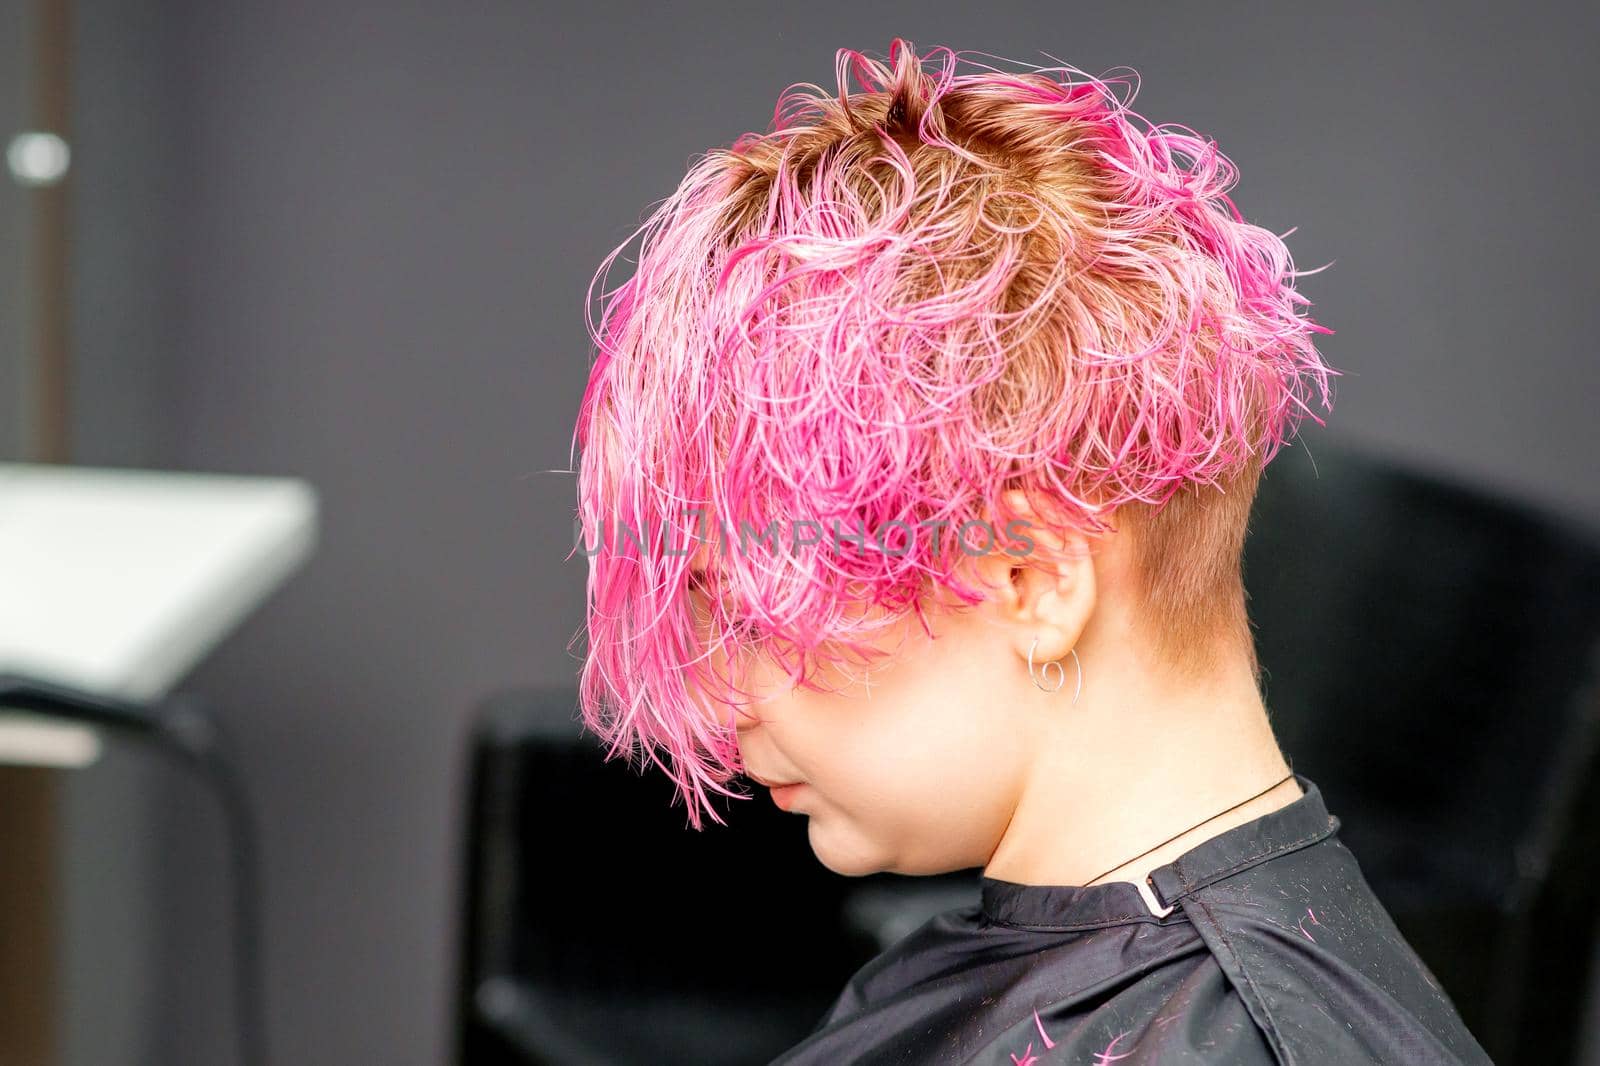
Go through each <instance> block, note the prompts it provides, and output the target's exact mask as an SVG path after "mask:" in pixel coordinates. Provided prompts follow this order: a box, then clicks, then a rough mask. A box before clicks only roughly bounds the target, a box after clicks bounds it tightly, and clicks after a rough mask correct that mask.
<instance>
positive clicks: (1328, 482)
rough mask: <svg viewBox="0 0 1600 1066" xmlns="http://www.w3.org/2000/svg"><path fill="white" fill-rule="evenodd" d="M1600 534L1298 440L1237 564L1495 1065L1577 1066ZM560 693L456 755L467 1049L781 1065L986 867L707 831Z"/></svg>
mask: <svg viewBox="0 0 1600 1066" xmlns="http://www.w3.org/2000/svg"><path fill="white" fill-rule="evenodd" d="M1596 545H1597V540H1596V537H1595V535H1594V533H1593V532H1592V531H1589V530H1586V529H1582V528H1579V527H1577V526H1574V525H1572V524H1570V523H1568V522H1565V521H1562V520H1560V519H1557V518H1554V517H1552V516H1549V515H1541V514H1535V513H1532V512H1530V511H1528V510H1527V509H1525V508H1522V507H1518V506H1513V505H1511V504H1508V503H1505V502H1501V501H1497V500H1495V499H1492V498H1489V497H1487V496H1486V495H1484V494H1483V493H1481V492H1479V491H1476V490H1473V489H1470V488H1468V487H1465V486H1461V485H1452V484H1449V483H1446V482H1443V481H1440V480H1439V479H1436V478H1430V477H1426V476H1423V475H1420V474H1416V473H1413V472H1408V471H1406V470H1403V469H1399V468H1396V467H1395V466H1394V465H1392V464H1390V463H1388V462H1386V461H1381V460H1376V459H1373V458H1370V457H1366V456H1363V455H1361V454H1359V453H1355V452H1349V451H1343V450H1339V449H1336V448H1334V447H1332V446H1330V445H1327V444H1325V443H1321V444H1318V445H1317V447H1316V451H1315V458H1314V462H1313V457H1312V455H1311V454H1310V453H1309V452H1308V451H1307V450H1306V449H1305V447H1304V446H1303V445H1297V446H1296V447H1294V448H1290V449H1286V450H1285V451H1284V452H1282V453H1281V454H1280V455H1279V456H1278V458H1277V459H1276V460H1275V461H1274V462H1273V463H1272V465H1270V466H1269V467H1268V469H1267V471H1266V473H1265V475H1264V477H1263V481H1262V486H1261V491H1260V495H1259V497H1258V503H1257V508H1256V512H1255V516H1254V518H1253V521H1252V532H1251V535H1250V538H1249V541H1248V543H1247V545H1246V551H1245V583H1246V586H1247V589H1248V591H1249V595H1250V612H1251V617H1252V620H1253V621H1254V623H1255V625H1256V631H1257V642H1258V649H1259V652H1260V656H1261V661H1262V665H1263V667H1264V669H1265V676H1264V685H1263V687H1264V689H1265V691H1266V696H1267V703H1268V707H1269V709H1270V711H1271V714H1272V720H1273V723H1274V727H1275V729H1276V730H1277V732H1278V735H1279V738H1280V739H1281V740H1282V742H1283V745H1284V748H1285V751H1286V752H1288V754H1289V756H1290V759H1291V762H1292V763H1293V765H1294V767H1295V769H1296V770H1299V771H1301V772H1303V773H1305V774H1306V775H1307V776H1309V777H1310V778H1311V779H1312V780H1314V781H1316V782H1317V784H1318V785H1319V786H1320V787H1321V788H1322V790H1323V793H1324V796H1325V798H1326V799H1327V801H1328V804H1329V807H1330V809H1331V810H1332V811H1333V812H1334V813H1335V814H1337V815H1339V817H1340V818H1341V820H1342V822H1343V825H1344V829H1343V837H1344V839H1345V840H1346V841H1347V842H1348V843H1349V844H1350V846H1351V848H1352V850H1353V851H1354V852H1355V854H1356V855H1357V857H1358V859H1359V860H1360V861H1361V864H1362V869H1363V872H1364V873H1365V874H1366V875H1367V878H1368V880H1369V881H1370V882H1371V884H1372V886H1373V889H1374V891H1375V892H1376V893H1377V894H1378V896H1379V897H1380V898H1381V899H1382V900H1383V901H1384V903H1385V904H1386V906H1388V907H1389V908H1390V910H1391V912H1392V913H1393V914H1394V916H1395V919H1396V922H1397V923H1398V924H1399V926H1400V927H1401V929H1402V931H1403V932H1404V933H1405V934H1406V936H1407V937H1408V939H1410V940H1411V942H1412V943H1413V945H1415V947H1416V948H1417V950H1418V952H1419V953H1420V954H1421V955H1422V957H1423V958H1424V959H1425V960H1426V961H1427V962H1428V964H1429V966H1430V967H1431V968H1432V969H1433V971H1434V973H1435V975H1436V976H1437V977H1438V978H1439V980H1440V982H1441V983H1442V984H1443V985H1444V987H1445V989H1446V990H1447V991H1448V992H1449V993H1450V995H1451V998H1452V999H1453V1000H1454V1001H1455V1002H1456V1004H1457V1006H1458V1007H1459V1008H1460V1010H1461V1012H1462V1015H1463V1017H1464V1018H1465V1020H1466V1022H1467V1024H1468V1025H1469V1027H1471V1028H1472V1030H1473V1032H1474V1033H1475V1034H1476V1035H1477V1036H1478V1038H1479V1039H1480V1040H1481V1041H1482V1042H1483V1043H1484V1046H1485V1047H1486V1048H1487V1049H1488V1050H1489V1052H1490V1054H1491V1055H1492V1056H1493V1057H1494V1060H1495V1061H1496V1062H1497V1063H1500V1064H1501V1066H1519V1064H1522V1063H1532V1062H1540V1063H1544V1064H1553V1066H1561V1064H1565V1063H1571V1062H1573V1061H1574V1053H1575V1051H1576V1048H1577V1041H1578V1039H1579V1024H1580V1020H1581V1018H1582V1015H1583V1005H1584V1002H1585V996H1586V990H1587V985H1588V981H1589V964H1590V959H1591V956H1592V953H1593V949H1594V939H1595V936H1594V934H1595V923H1594V915H1595V908H1594V907H1593V905H1592V904H1591V903H1590V902H1589V900H1588V897H1587V891H1588V888H1589V886H1590V885H1592V884H1595V883H1596V881H1597V877H1596V875H1597V873H1600V871H1597V870H1596V868H1595V867H1596V865H1597V858H1596V854H1595V850H1594V848H1593V847H1592V845H1593V844H1594V843H1595V840H1594V834H1593V833H1591V832H1590V829H1589V827H1590V826H1592V825H1594V824H1595V819H1596V818H1597V817H1600V787H1597V786H1596V784H1595V782H1596V780H1597V777H1600V775H1597V774H1596V772H1595V771H1596V769H1597V766H1596V761H1597V751H1600V744H1597V741H1600V729H1597V723H1600V689H1597V687H1596V685H1597V679H1596V647H1597V639H1600V549H1597V547H1596ZM576 715H577V697H576V692H575V691H574V690H572V689H570V688H566V689H549V690H527V691H515V692H508V693H504V694H501V695H498V696H496V697H495V698H493V699H491V700H490V701H488V702H487V703H486V704H485V705H484V706H483V707H482V709H481V711H480V713H479V714H478V715H477V716H476V719H475V726H474V729H473V731H472V734H471V736H470V738H469V743H468V747H467V753H466V757H465V758H464V760H463V762H464V763H465V768H466V772H467V773H468V777H469V785H470V788H469V795H470V799H469V803H468V809H467V810H466V812H465V818H466V826H465V841H466V847H465V852H464V856H463V858H464V864H465V870H464V877H465V882H464V897H463V910H464V915H463V923H462V927H461V945H460V954H459V970H458V974H457V979H458V994H457V1022H458V1025H457V1032H458V1049H459V1053H460V1062H461V1064H462V1066H510V1064H518V1066H521V1064H527V1063H541V1064H543V1063H551V1064H567V1063H585V1064H596V1066H604V1064H608V1063H610V1064H618V1066H631V1064H634V1063H650V1064H652V1066H671V1064H675V1063H693V1064H696V1066H720V1064H724V1063H726V1064H734V1063H740V1064H748V1063H763V1062H766V1061H768V1060H769V1059H770V1058H771V1057H772V1056H773V1055H775V1054H776V1053H777V1052H778V1051H780V1050H782V1049H783V1048H785V1047H788V1046H789V1045H791V1044H793V1043H795V1042H796V1041H798V1040H799V1039H800V1038H801V1037H803V1036H804V1035H805V1033H807V1032H808V1031H809V1030H810V1029H811V1027H812V1026H813V1025H814V1024H815V1023H816V1021H817V1020H818V1019H819V1018H820V1016H821V1013H822V1011H823V1010H824V1009H825V1008H826V1007H827V1005H828V1004H829V1003H830V1002H831V1001H832V998H833V997H834V996H835V995H836V994H837V993H838V991H839V990H840V988H841V987H842V986H843V984H844V981H845V980H846V979H847V978H848V977H849V976H850V974H851V973H852V972H853V971H854V970H855V968H856V967H857V966H859V965H860V963H862V962H864V961H866V959H867V958H869V957H870V956H871V955H872V954H874V953H875V952H876V951H878V950H880V949H881V948H882V947H884V946H887V944H888V943H891V942H892V941H893V940H895V939H897V938H898V937H899V936H902V935H904V934H905V933H906V932H909V931H910V930H911V929H912V928H914V927H915V926H916V925H918V924H920V922H921V921H923V920H925V919H926V918H927V917H928V916H930V915H931V914H933V913H936V912H938V911H940V910H945V909H948V908H950V907H954V906H959V905H962V904H964V903H967V902H975V901H976V898H977V880H976V871H967V872H965V873H962V874H952V875H947V876H945V877H939V878H899V877H893V876H889V875H880V876H878V877H870V878H861V879H850V878H841V877H838V876H836V875H834V874H832V873H830V872H829V871H827V870H826V869H824V868H823V867H822V866H821V865H820V864H818V863H817V861H816V859H815V858H814V857H813V855H812V853H811V851H810V848H809V846H808V844H807V841H806V830H805V821H804V819H803V818H797V817H794V816H790V815H785V814H783V813H782V812H780V811H778V810H777V809H776V808H775V807H773V805H772V804H771V802H770V800H769V799H767V797H766V796H765V795H764V794H760V793H758V795H757V797H756V798H755V799H754V800H752V801H749V802H741V803H737V804H735V805H733V808H732V810H731V811H730V812H729V814H728V819H729V822H730V824H729V825H728V826H727V827H718V826H714V825H712V826H708V827H707V828H706V829H705V830H704V831H702V832H699V833H696V832H693V831H691V830H688V829H686V827H685V814H684V810H683V807H682V806H681V805H680V806H673V805H671V786H670V783H669V782H668V781H667V780H666V778H665V775H664V774H662V773H660V772H659V771H652V772H651V773H649V774H646V775H644V776H640V775H638V774H637V773H636V772H634V771H632V770H630V769H628V768H627V767H626V766H624V765H623V764H622V763H621V762H620V761H616V762H612V763H609V764H607V763H603V762H602V760H601V748H600V745H599V744H598V743H597V742H595V741H594V740H593V739H592V738H590V737H588V736H587V735H586V734H583V733H582V732H581V731H580V729H579V727H578V725H577V722H576Z"/></svg>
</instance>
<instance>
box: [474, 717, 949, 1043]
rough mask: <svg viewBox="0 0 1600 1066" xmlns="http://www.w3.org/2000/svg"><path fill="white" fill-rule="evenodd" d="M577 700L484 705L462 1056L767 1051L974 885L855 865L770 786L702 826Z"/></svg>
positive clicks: (661, 778) (478, 741)
mask: <svg viewBox="0 0 1600 1066" xmlns="http://www.w3.org/2000/svg"><path fill="white" fill-rule="evenodd" d="M577 707H578V704H577V692H576V690H575V689H572V688H555V689H544V690H538V689H530V690H525V691H522V690H519V691H511V692H505V693H501V694H499V695H496V696H495V697H493V698H492V699H490V700H489V701H488V702H487V703H485V704H484V705H483V707H482V708H481V709H480V712H479V714H478V715H477V717H476V720H475V726H474V730H473V732H472V736H471V738H470V741H469V743H468V751H467V754H466V757H465V760H464V761H465V762H466V763H467V771H468V781H469V792H470V796H469V800H468V815H467V825H466V827H465V828H466V852H465V855H464V859H465V863H466V871H465V876H466V882H465V898H464V900H463V902H464V906H465V918H464V923H463V926H462V928H461V935H462V941H461V948H460V955H459V963H458V965H459V972H458V975H457V976H458V989H457V995H458V1000H457V1022H458V1025H457V1038H458V1044H457V1046H458V1051H459V1056H460V1057H459V1061H460V1062H461V1063H462V1064H463V1066H511V1064H517V1066H523V1064H528V1063H538V1064H552V1066H557V1064H559V1066H576V1064H583V1066H633V1064H641V1066H642V1064H650V1066H676V1064H683V1066H724V1064H726V1066H749V1064H751V1063H763V1062H766V1061H768V1060H770V1059H771V1058H773V1057H775V1056H776V1055H777V1054H778V1053H779V1052H781V1051H782V1050H784V1049H785V1048H787V1047H789V1046H791V1045H793V1044H795V1043H797V1042H798V1041H799V1040H800V1039H801V1038H802V1037H804V1036H805V1035H806V1034H807V1033H808V1032H810V1031H811V1029H812V1027H813V1026H814V1025H815V1024H816V1023H817V1021H818V1020H819V1019H820V1018H821V1017H822V1014H823V1012H824V1011H825V1010H826V1009H827V1008H828V1006H829V1005H830V1004H831V1003H832V1001H833V999H834V997H835V996H837V995H838V993H839V991H840V989H841V988H842V986H843V984H844V981H845V979H846V978H848V977H849V976H850V974H851V973H853V972H854V971H855V969H856V968H857V967H859V966H860V965H861V964H862V963H863V962H865V961H867V960H868V959H869V958H871V957H872V956H873V955H874V954H876V953H877V952H878V951H879V950H881V948H882V947H884V946H886V944H887V943H888V942H889V941H891V940H893V939H895V938H897V937H898V936H901V935H903V934H904V933H905V932H908V931H909V930H910V928H911V927H912V926H914V925H915V924H917V923H918V922H920V921H921V920H922V918H923V917H926V916H928V915H931V914H933V913H935V912H936V911H939V910H943V909H946V908H947V907H950V906H954V905H956V904H957V903H958V902H960V901H961V898H964V897H965V896H967V895H969V894H970V895H975V885H976V872H975V871H974V872H973V873H971V874H969V875H951V876H947V877H939V878H927V879H923V878H915V879H913V878H900V877H892V876H889V875H879V876H875V877H867V878H846V877H840V876H839V875H837V874H834V873H832V872H831V871H829V870H827V869H826V868H825V867H823V866H822V865H821V864H820V863H819V862H817V860H816V858H815V857H814V856H813V854H812V852H811V848H810V845H809V844H808V843H807V840H806V822H805V819H804V818H802V817H798V816H795V815H792V814H786V813H784V812H782V811H780V810H779V809H778V808H777V807H776V806H774V805H773V803H772V801H771V799H770V798H768V797H767V795H766V794H765V791H764V790H757V791H756V792H755V794H754V796H753V798H752V799H750V800H746V801H721V800H718V801H717V803H718V809H719V810H722V811H725V814H724V818H725V819H726V820H727V823H728V824H727V825H726V826H717V825H715V824H710V823H707V825H706V827H705V828H704V829H703V830H701V831H699V832H696V831H694V830H692V829H689V828H688V826H687V816H686V814H685V810H684V807H683V805H682V804H681V803H678V804H676V805H674V803H673V789H672V786H671V783H670V782H669V781H668V780H667V777H666V775H665V774H664V773H662V772H661V771H659V770H655V769H652V770H651V771H650V772H649V773H647V774H644V775H641V774H639V773H638V772H637V771H636V770H633V769H630V768H628V767H627V766H626V764H625V763H624V762H623V761H622V760H620V759H617V760H613V761H612V762H609V763H606V762H603V761H602V759H603V754H604V749H603V747H602V745H601V744H600V743H599V742H598V741H597V740H595V739H594V738H593V737H592V736H591V735H589V734H588V733H585V732H583V731H581V730H580V727H579V725H578V722H577ZM969 889H971V892H969V891H968V890H969ZM958 897H960V898H958Z"/></svg>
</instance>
